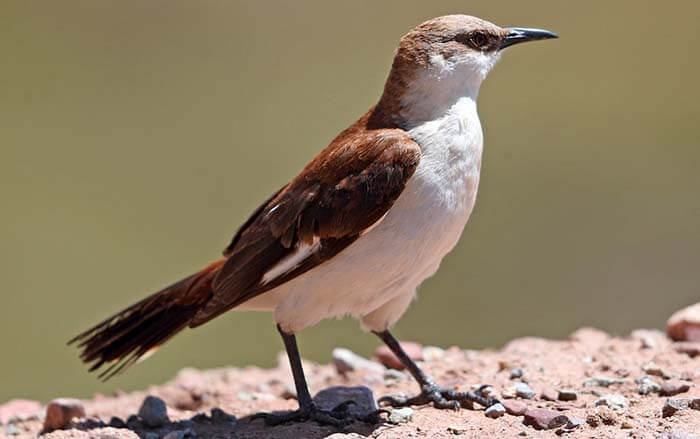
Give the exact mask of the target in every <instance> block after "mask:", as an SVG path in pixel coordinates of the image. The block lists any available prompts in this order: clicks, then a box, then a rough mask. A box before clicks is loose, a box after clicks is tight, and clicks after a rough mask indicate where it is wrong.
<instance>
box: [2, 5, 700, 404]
mask: <svg viewBox="0 0 700 439" xmlns="http://www.w3.org/2000/svg"><path fill="white" fill-rule="evenodd" d="M0 11H1V13H0V53H1V54H2V63H1V67H0V154H1V155H0V196H1V200H2V215H1V216H0V243H1V247H0V278H1V279H2V292H1V293H0V299H1V302H0V401H3V400H6V399H9V398H11V397H30V398H40V399H44V400H46V399H49V398H51V397H55V396H82V397H84V396H88V395H90V394H91V393H93V392H110V391H112V390H113V389H116V388H122V389H134V388H138V387H141V386H145V385H147V384H149V383H158V382H162V381H165V380H166V379H168V378H169V377H170V376H172V375H173V374H174V373H175V372H176V371H177V370H178V369H180V368H182V367H184V366H195V367H202V368H204V367H215V366H224V365H249V364H259V365H271V364H273V363H274V361H275V353H276V352H277V351H279V350H281V343H280V341H279V340H278V336H277V334H276V332H275V329H274V326H273V323H272V318H271V316H270V315H268V314H253V313H247V314H243V313H230V314H228V315H225V316H223V317H221V318H219V319H216V320H215V321H213V322H211V323H210V324H207V325H206V326H204V327H202V328H201V329H199V330H197V331H186V332H185V333H183V334H181V335H180V336H178V337H177V338H175V339H174V340H172V341H171V342H170V343H169V344H168V345H167V346H166V347H165V348H164V349H162V350H161V351H160V352H159V353H158V354H157V355H155V356H154V357H153V358H152V359H150V360H148V361H146V362H145V363H143V364H140V365H138V366H136V367H134V368H132V369H131V370H129V372H128V373H126V374H124V375H122V376H120V377H118V378H116V379H114V380H112V381H109V382H107V383H106V384H103V383H100V382H99V381H98V380H97V379H96V377H95V376H93V375H89V374H88V373H86V372H85V367H84V366H83V365H82V364H81V363H80V362H79V360H78V359H77V352H76V351H75V350H74V349H72V348H68V347H66V346H65V342H66V340H68V339H69V338H70V337H72V336H73V335H75V334H76V333H77V332H79V331H81V330H83V329H85V328H86V327H88V326H90V325H92V324H94V323H96V322H97V321H98V320H101V319H102V318H103V317H105V316H106V315H108V314H111V313H113V312H115V311H117V310H118V309H120V308H122V307H124V306H126V305H128V304H130V303H131V302H133V301H136V300H137V299H140V298H141V297H143V296H145V295H146V294H148V293H150V292H152V291H154V290H156V289H158V288H160V287H161V286H163V285H165V284H168V283H170V282H172V281H173V280H176V279H178V278H181V277H183V276H184V275H186V274H189V273H190V272H192V271H193V270H195V269H197V268H199V267H201V266H202V265H203V264H204V263H206V262H208V261H209V260H211V259H213V258H215V257H218V256H219V254H220V251H221V250H222V249H223V248H224V247H225V246H226V245H227V244H228V240H229V239H230V237H231V236H232V234H233V233H234V231H235V229H236V228H237V227H238V225H239V224H240V223H241V222H242V221H243V220H244V219H245V218H246V217H247V216H248V214H249V213H250V212H251V210H252V209H254V208H255V207H256V206H257V205H258V203H259V202H260V201H262V199H263V198H265V197H266V196H267V195H268V194H270V193H271V192H272V191H273V190H275V189H277V188H278V187H279V186H280V185H282V184H283V183H285V182H286V181H287V179H289V178H290V177H292V176H294V175H295V174H296V172H298V171H299V170H300V168H301V167H302V166H303V165H304V164H305V162H306V161H307V160H309V159H310V158H311V157H312V156H313V155H314V154H315V153H316V152H317V151H319V150H320V149H321V148H323V147H324V146H325V145H326V144H327V142H328V141H329V140H330V139H331V138H332V137H333V136H334V135H335V134H336V133H337V132H338V131H340V130H341V129H343V128H344V127H346V126H347V125H348V124H349V123H351V122H353V121H354V120H355V118H357V117H358V116H360V115H361V114H363V113H364V112H365V111H366V109H367V108H368V107H369V106H370V105H372V104H373V103H374V102H375V101H376V100H377V98H378V97H379V95H380V93H381V90H382V87H383V83H384V80H385V77H386V75H387V72H388V69H389V66H390V63H391V58H392V54H393V51H394V49H395V46H396V43H397V41H398V39H399V38H400V37H401V35H403V34H404V33H405V32H406V31H408V30H409V29H410V28H411V27H413V26H415V25H417V24H418V23H420V22H422V21H424V20H426V19H428V18H431V17H434V16H438V15H443V14H447V13H468V14H472V15H478V16H481V17H483V18H486V19H489V20H491V21H494V22H496V23H499V24H503V25H519V26H528V27H544V28H548V29H551V30H554V31H556V32H559V33H560V35H561V39H559V40H556V41H547V42H544V43H539V44H534V43H533V44H528V45H523V46H518V47H517V48H513V49H511V50H508V51H507V52H506V53H505V54H504V56H503V59H502V61H501V63H500V65H499V66H498V67H497V68H496V70H495V71H494V73H493V74H492V75H491V77H490V78H489V80H488V81H487V82H486V84H485V85H484V87H483V88H482V92H481V97H480V114H481V118H482V122H483V126H484V131H485V139H486V149H485V157H484V167H483V177H482V185H481V189H480V196H479V200H478V203H477V207H476V210H475V213H474V215H472V219H471V220H470V223H469V225H468V226H467V230H466V232H465V234H464V236H463V239H462V240H461V242H460V244H459V245H458V247H457V248H456V249H455V251H454V252H453V253H452V254H450V256H449V257H448V258H447V259H446V260H445V261H444V262H443V264H442V268H441V270H440V271H439V272H438V275H437V276H436V277H434V278H433V279H431V280H429V281H427V282H426V283H425V284H424V286H423V287H422V288H421V291H420V294H419V298H418V301H417V302H416V303H415V304H414V306H413V307H412V308H411V309H410V310H409V312H408V313H407V314H406V316H405V317H404V318H403V320H402V321H401V322H400V323H399V324H398V326H397V329H396V332H397V334H398V335H399V336H400V337H401V338H404V339H413V340H418V341H420V342H423V343H426V344H437V345H443V346H447V345H452V344H457V345H460V346H463V347H473V348H478V347H484V346H494V347H496V346H499V345H501V344H503V343H504V342H506V341H507V340H509V339H511V338H514V337H519V336H524V335H538V336H548V337H565V336H566V335H567V334H568V333H570V332H571V331H572V330H574V329H575V328H578V327H580V326H582V325H591V326H597V327H600V328H602V329H605V330H607V331H611V332H614V333H619V334H626V333H627V332H628V331H629V330H631V329H633V328H636V327H663V325H664V322H665V320H666V318H667V317H668V315H669V314H670V313H671V312H672V311H674V310H676V309H677V308H679V307H681V306H683V305H686V304H688V303H692V302H695V301H697V300H698V297H700V287H699V286H698V277H699V265H700V264H699V263H698V262H699V261H700V231H699V230H698V225H699V224H700V197H699V196H698V192H699V189H700V173H698V165H699V164H700V140H699V137H698V131H699V130H698V121H699V120H700V104H699V102H700V100H699V91H700V85H698V78H700V61H699V60H698V47H699V45H700V30H698V26H697V23H698V18H699V17H700V4H699V3H694V2H672V3H668V4H664V5H660V4H659V3H658V2H655V1H650V0H636V1H634V2H632V1H621V2H562V1H555V0H551V1H536V2H493V1H487V0H480V1H469V2H467V1H464V0H459V1H441V2H424V1H417V0H416V1H406V0H402V1H382V2H377V1H353V2H325V1H320V0H319V1H304V2H281V1H280V2H272V1H264V2H263V1H248V2H236V1H197V2H193V1H184V0H167V1H166V0H157V1H156V0H149V1H147V2H143V1H94V0H85V1H62V2H35V1H10V0H4V1H3V2H2V7H1V8H0ZM300 344H301V350H302V352H303V355H305V356H306V357H309V358H311V359H314V360H318V361H327V360H329V358H330V350H331V349H332V348H333V347H334V346H337V345H342V346H346V347H349V348H351V349H354V350H356V351H357V352H359V353H361V354H363V355H369V354H370V353H371V351H372V349H373V348H374V347H375V346H376V345H377V344H378V341H377V340H375V337H373V336H371V335H367V334H364V333H362V332H361V331H360V330H359V327H358V325H357V324H356V322H354V321H350V320H344V321H341V322H333V321H332V322H325V323H323V324H322V325H320V326H318V327H316V328H313V329H310V330H307V331H304V332H303V333H302V334H301V335H300Z"/></svg>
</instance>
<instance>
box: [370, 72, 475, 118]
mask: <svg viewBox="0 0 700 439" xmlns="http://www.w3.org/2000/svg"><path fill="white" fill-rule="evenodd" d="M484 77H485V75H481V74H479V72H474V71H471V70H470V69H469V67H467V66H450V65H444V66H442V68H438V67H435V68H431V69H422V70H417V71H416V70H413V71H410V72H406V71H402V69H398V68H396V66H394V68H393V69H392V72H391V74H390V75H389V78H388V80H387V82H386V85H385V87H384V93H383V94H382V97H381V99H380V100H379V103H378V104H377V106H376V107H375V110H374V114H373V115H372V118H373V119H374V122H376V124H377V125H378V127H380V126H381V127H396V128H402V129H405V130H411V129H413V128H415V127H416V126H419V125H422V124H424V123H426V122H429V121H432V120H437V119H440V118H442V117H444V116H445V115H446V114H448V113H449V112H451V111H452V110H453V109H454V107H455V105H457V104H458V103H464V102H465V101H471V102H472V103H473V104H474V106H476V100H477V97H478V95H479V88H480V87H481V83H482V82H483V80H484Z"/></svg>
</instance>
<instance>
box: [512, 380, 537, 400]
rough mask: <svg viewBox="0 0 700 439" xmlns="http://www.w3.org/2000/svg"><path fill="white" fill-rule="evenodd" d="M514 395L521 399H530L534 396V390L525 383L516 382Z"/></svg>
mask: <svg viewBox="0 0 700 439" xmlns="http://www.w3.org/2000/svg"><path fill="white" fill-rule="evenodd" d="M515 395H516V396H519V397H521V398H523V399H532V398H534V397H535V391H534V390H532V388H530V386H528V385H527V384H525V383H518V384H516V385H515Z"/></svg>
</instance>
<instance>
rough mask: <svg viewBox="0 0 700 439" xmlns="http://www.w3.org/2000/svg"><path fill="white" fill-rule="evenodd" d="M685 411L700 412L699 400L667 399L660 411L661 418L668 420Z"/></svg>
mask: <svg viewBox="0 0 700 439" xmlns="http://www.w3.org/2000/svg"><path fill="white" fill-rule="evenodd" d="M687 409H693V410H700V398H695V399H690V398H668V399H667V400H666V402H665V403H664V406H663V408H662V409H661V416H662V417H664V418H668V417H669V416H673V415H675V414H676V413H677V412H679V411H681V410H687Z"/></svg>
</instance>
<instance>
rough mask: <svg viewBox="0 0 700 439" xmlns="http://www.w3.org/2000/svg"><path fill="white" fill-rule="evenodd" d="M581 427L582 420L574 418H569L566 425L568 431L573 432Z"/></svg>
mask: <svg viewBox="0 0 700 439" xmlns="http://www.w3.org/2000/svg"><path fill="white" fill-rule="evenodd" d="M582 425H583V419H581V418H577V417H575V416H569V422H568V423H567V424H566V428H567V429H568V430H573V429H574V428H579V427H580V426H582Z"/></svg>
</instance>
